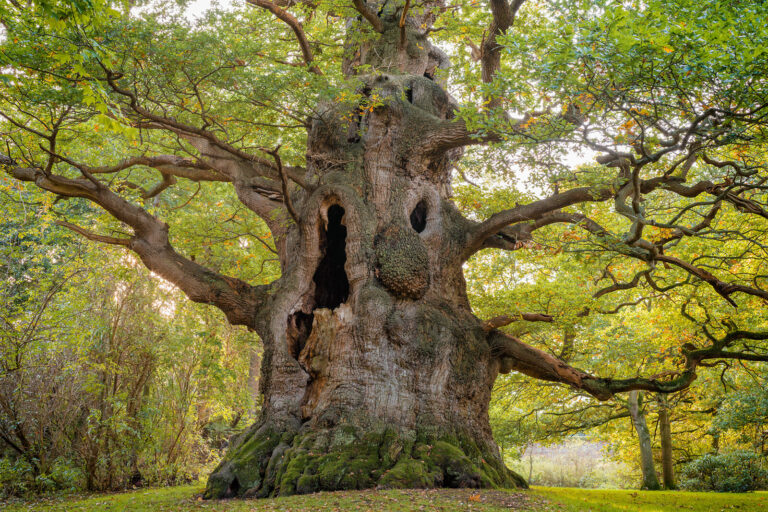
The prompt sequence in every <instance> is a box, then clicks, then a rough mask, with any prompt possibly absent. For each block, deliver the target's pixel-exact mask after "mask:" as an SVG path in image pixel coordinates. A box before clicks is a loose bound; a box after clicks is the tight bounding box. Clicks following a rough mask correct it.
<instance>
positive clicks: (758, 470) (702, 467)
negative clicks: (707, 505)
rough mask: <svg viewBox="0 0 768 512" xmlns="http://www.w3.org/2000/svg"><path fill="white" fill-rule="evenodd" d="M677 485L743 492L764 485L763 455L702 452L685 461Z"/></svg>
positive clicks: (767, 482) (766, 478)
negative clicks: (679, 483)
mask: <svg viewBox="0 0 768 512" xmlns="http://www.w3.org/2000/svg"><path fill="white" fill-rule="evenodd" d="M681 475H682V477H683V478H682V482H681V486H682V487H683V488H684V489H688V490H692V491H718V492H747V491H754V490H756V489H764V488H766V487H767V486H768V471H766V469H765V467H764V463H763V459H762V458H761V457H760V456H759V455H758V454H756V453H754V452H750V451H734V452H731V453H725V454H722V455H704V456H702V457H699V458H698V459H696V460H694V461H693V462H691V463H689V464H687V465H686V466H685V467H684V468H683V470H682V472H681Z"/></svg>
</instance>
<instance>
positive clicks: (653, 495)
mask: <svg viewBox="0 0 768 512" xmlns="http://www.w3.org/2000/svg"><path fill="white" fill-rule="evenodd" d="M533 493H534V494H538V495H539V496H543V497H546V498H547V499H548V500H550V501H551V502H554V503H559V504H561V505H562V506H561V508H560V509H559V510H562V511H564V512H565V511H567V512H572V511H573V512H576V511H579V512H580V511H586V510H589V511H591V512H626V511H632V512H666V511H670V512H671V511H678V510H679V511H681V512H685V511H694V512H720V511H730V510H738V511H744V512H763V511H768V492H765V491H763V492H753V493H744V494H731V493H716V492H676V491H619V490H603V489H573V488H567V487H534V489H533ZM555 510H558V509H555Z"/></svg>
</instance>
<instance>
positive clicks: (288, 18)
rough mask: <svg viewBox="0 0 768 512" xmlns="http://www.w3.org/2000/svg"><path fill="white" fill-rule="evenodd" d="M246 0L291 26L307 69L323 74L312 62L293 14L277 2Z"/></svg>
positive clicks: (305, 40)
mask: <svg viewBox="0 0 768 512" xmlns="http://www.w3.org/2000/svg"><path fill="white" fill-rule="evenodd" d="M246 2H248V3H249V4H251V5H255V6H257V7H261V8H262V9H266V10H268V11H269V12H271V13H272V14H274V15H275V16H276V17H277V18H278V19H279V20H281V21H283V22H285V23H286V24H287V25H288V26H289V27H290V28H291V30H293V33H294V34H296V39H297V40H298V43H299V48H301V54H302V55H303V57H304V63H305V64H306V65H307V67H308V68H309V70H310V71H311V72H312V73H315V74H317V75H322V74H323V73H322V71H320V68H318V67H317V66H315V65H314V64H313V63H312V61H313V60H314V56H313V55H312V48H311V47H310V46H309V41H308V40H307V35H306V34H305V33H304V27H303V26H302V25H301V22H300V21H299V20H297V19H296V17H295V16H293V15H292V14H291V13H289V12H288V11H286V10H284V9H281V8H280V7H279V6H278V5H277V4H274V3H272V2H270V1H269V0H246Z"/></svg>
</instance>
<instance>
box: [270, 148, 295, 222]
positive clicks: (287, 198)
mask: <svg viewBox="0 0 768 512" xmlns="http://www.w3.org/2000/svg"><path fill="white" fill-rule="evenodd" d="M279 151H280V146H277V147H276V148H275V149H273V150H264V152H265V153H267V154H269V155H271V156H272V158H274V159H275V165H277V170H278V172H279V173H280V183H281V184H282V190H283V202H284V203H285V208H286V209H287V210H288V214H289V215H290V216H291V218H292V219H293V221H294V222H295V223H296V224H299V215H298V214H297V213H296V209H295V208H294V207H293V201H292V200H291V193H290V190H288V176H286V174H285V169H284V168H283V161H282V160H281V159H280V153H279Z"/></svg>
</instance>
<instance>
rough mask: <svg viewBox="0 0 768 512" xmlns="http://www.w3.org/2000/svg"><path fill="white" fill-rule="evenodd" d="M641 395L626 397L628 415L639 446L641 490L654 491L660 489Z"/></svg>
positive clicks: (630, 394) (635, 392) (634, 392)
mask: <svg viewBox="0 0 768 512" xmlns="http://www.w3.org/2000/svg"><path fill="white" fill-rule="evenodd" d="M641 397H642V395H641V394H640V393H639V392H638V391H630V392H629V396H628V400H627V403H628V407H629V415H630V416H631V417H632V425H633V426H634V427H635V432H637V440H638V442H639V444H640V470H641V471H642V474H643V483H642V488H643V489H648V490H651V491H656V490H659V489H660V488H661V485H659V477H658V476H656V467H655V466H654V464H653V444H652V442H651V434H650V432H649V431H648V424H647V423H646V421H645V412H644V411H643V409H642V398H641Z"/></svg>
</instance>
